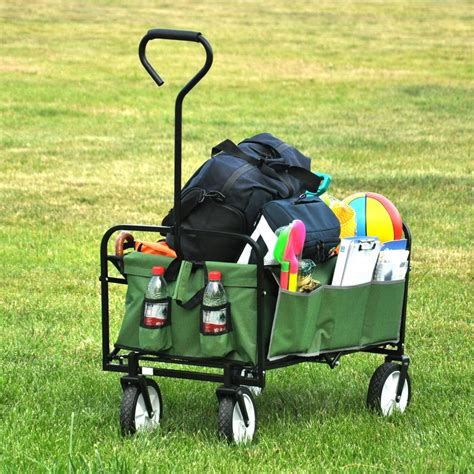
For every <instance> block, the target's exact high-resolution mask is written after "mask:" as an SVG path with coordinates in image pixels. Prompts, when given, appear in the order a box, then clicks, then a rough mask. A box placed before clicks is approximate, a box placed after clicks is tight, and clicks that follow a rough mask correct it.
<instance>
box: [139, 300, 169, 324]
mask: <svg viewBox="0 0 474 474" xmlns="http://www.w3.org/2000/svg"><path fill="white" fill-rule="evenodd" d="M167 321H168V301H163V302H159V303H148V302H147V303H145V312H144V315H143V324H144V325H145V326H151V327H160V326H164V325H165V324H166V323H167Z"/></svg>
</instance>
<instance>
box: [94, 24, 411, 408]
mask: <svg viewBox="0 0 474 474" xmlns="http://www.w3.org/2000/svg"><path fill="white" fill-rule="evenodd" d="M154 39H162V40H178V41H191V42H196V43H200V44H201V45H202V46H203V47H204V50H205V53H206V60H205V63H204V65H203V66H202V68H201V69H200V70H199V71H198V73H197V74H195V75H194V77H193V78H192V79H191V80H190V81H189V82H188V83H187V84H186V85H185V86H184V87H183V88H182V89H181V91H180V92H179V94H178V96H177V97H176V104H175V146H174V217H175V224H174V225H173V226H172V227H166V226H149V225H128V224H127V225H116V226H114V227H111V228H110V229H109V230H107V232H106V233H105V234H104V236H103V238H102V242H101V247H100V262H101V263H100V265H101V273H100V282H101V299H102V367H103V370H106V371H111V372H122V373H126V374H128V376H127V377H123V378H122V384H123V385H124V386H125V385H126V384H130V383H133V384H137V385H139V386H141V387H142V389H143V390H144V392H146V393H147V390H145V389H146V384H144V380H143V376H144V375H155V376H162V377H174V378H184V379H194V380H202V381H209V382H219V383H222V384H223V387H220V388H218V390H217V395H218V397H219V396H224V395H226V394H228V393H231V392H232V393H233V394H234V396H235V397H236V398H237V400H238V401H239V405H241V404H243V402H242V400H240V399H241V396H239V393H240V391H239V389H238V386H239V385H253V386H258V387H262V388H263V387H264V386H265V371H266V370H269V369H276V368H279V367H286V366H290V365H294V364H298V363H300V362H317V363H324V364H328V365H329V366H330V367H331V368H334V367H335V366H337V365H338V364H339V359H340V357H342V356H344V355H348V354H351V353H353V352H370V353H373V354H382V355H385V356H386V360H387V361H392V360H396V361H400V362H401V363H402V369H401V377H400V380H399V387H398V391H397V396H398V398H399V397H400V395H401V391H402V388H403V384H404V381H405V377H406V373H407V370H408V364H409V359H408V357H407V356H406V355H405V354H404V344H405V328H406V310H407V297H408V280H409V271H410V264H409V268H408V273H407V275H406V279H405V292H404V299H403V306H402V314H401V325H400V340H399V341H398V343H397V344H396V348H395V349H392V348H390V347H388V345H377V346H369V347H365V348H363V349H359V350H340V351H336V352H331V353H323V354H320V355H318V356H314V357H298V356H288V357H286V358H284V359H280V360H277V361H268V360H267V359H266V350H267V348H266V347H265V344H264V334H263V327H264V311H265V308H264V304H263V298H264V289H263V283H264V264H263V255H262V252H261V249H260V247H259V246H258V244H257V243H256V242H254V241H253V240H252V239H250V237H249V236H247V235H240V234H232V233H227V232H216V231H209V230H194V229H193V230H190V229H184V228H182V227H181V177H182V175H181V161H182V106H183V100H184V98H185V96H186V95H187V94H188V92H189V91H190V90H191V89H192V88H193V87H194V86H195V85H196V84H197V83H198V82H199V81H200V80H201V79H202V78H203V77H204V76H205V74H206V73H207V72H208V71H209V69H210V67H211V65H212V61H213V52H212V48H211V45H210V44H209V42H208V41H207V40H206V39H205V38H204V36H202V35H201V33H198V32H193V31H178V30H163V29H153V30H150V31H148V33H147V34H146V35H145V36H144V37H143V39H142V40H141V42H140V45H139V58H140V61H141V63H142V64H143V66H144V68H145V69H146V70H147V72H148V73H149V74H150V76H151V78H152V79H153V80H154V81H155V83H156V84H157V85H158V86H162V85H163V84H164V81H163V79H162V78H161V77H160V75H159V74H158V73H157V72H156V70H155V69H154V68H153V66H152V65H151V64H150V63H149V61H148V59H147V57H146V46H147V44H148V42H149V41H151V40H154ZM120 230H129V231H140V232H159V233H162V234H166V233H172V234H173V236H174V243H175V250H176V252H177V254H178V256H179V257H180V256H182V252H181V245H180V236H181V235H182V234H186V233H189V234H194V235H198V236H200V235H202V236H206V235H207V236H214V237H223V238H233V239H236V240H240V241H242V242H244V243H246V244H249V245H250V246H251V247H252V249H253V250H254V251H255V254H256V257H257V296H256V298H257V320H256V324H257V364H256V365H255V366H253V365H249V364H242V363H241V362H237V361H232V360H226V359H223V360H218V359H194V358H189V357H177V356H168V355H164V354H150V353H146V352H141V351H130V352H128V353H126V354H121V353H120V350H121V349H120V348H118V347H115V348H114V349H113V350H110V334H109V284H127V280H126V277H124V278H116V277H112V276H110V275H109V271H108V269H109V266H108V264H109V262H110V263H112V264H113V265H114V266H115V267H116V268H117V269H118V270H119V271H121V270H122V263H123V262H122V261H121V259H120V258H119V257H116V256H115V255H108V251H107V249H108V243H109V240H110V237H111V236H112V235H113V234H114V233H115V232H117V231H120ZM403 232H404V235H405V237H406V239H407V242H408V250H411V233H410V230H409V228H408V226H407V225H406V224H403ZM140 362H145V363H146V362H153V363H165V364H186V365H192V366H196V367H211V368H216V369H221V370H222V373H205V372H199V371H191V370H176V369H170V368H162V367H146V366H142V365H140ZM243 368H245V369H246V370H247V371H248V372H249V373H250V374H251V375H252V377H242V376H241V375H240V373H241V370H242V369H243ZM229 390H230V392H229ZM147 395H148V393H147ZM145 402H146V406H147V410H148V412H149V415H150V413H151V411H152V409H151V403H150V400H149V398H148V397H146V398H145ZM244 408H245V407H244ZM244 411H245V410H244ZM150 416H151V415H150Z"/></svg>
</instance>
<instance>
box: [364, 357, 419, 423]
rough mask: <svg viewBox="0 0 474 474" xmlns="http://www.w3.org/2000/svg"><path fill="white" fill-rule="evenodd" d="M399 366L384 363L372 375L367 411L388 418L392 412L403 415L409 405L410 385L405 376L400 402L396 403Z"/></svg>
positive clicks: (408, 379) (408, 378)
mask: <svg viewBox="0 0 474 474" xmlns="http://www.w3.org/2000/svg"><path fill="white" fill-rule="evenodd" d="M400 370H401V366H400V365H398V364H393V363H391V362H386V363H385V364H382V365H381V366H380V367H379V368H378V369H377V370H376V371H375V372H374V374H373V375H372V378H371V379H370V383H369V390H368V393H367V406H368V408H369V409H371V410H374V411H376V412H378V413H380V414H381V415H383V416H389V415H391V414H392V413H393V412H394V411H400V412H401V413H403V412H404V411H405V410H406V408H407V407H408V405H409V403H410V398H411V383H410V377H409V375H408V374H407V376H406V379H405V383H404V384H403V390H402V395H401V398H400V401H399V402H397V401H396V396H397V387H398V380H399V379H400Z"/></svg>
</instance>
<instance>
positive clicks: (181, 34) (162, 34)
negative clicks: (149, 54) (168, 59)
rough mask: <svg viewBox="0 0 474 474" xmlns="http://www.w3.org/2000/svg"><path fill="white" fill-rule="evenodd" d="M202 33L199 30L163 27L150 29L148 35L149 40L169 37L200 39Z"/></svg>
mask: <svg viewBox="0 0 474 474" xmlns="http://www.w3.org/2000/svg"><path fill="white" fill-rule="evenodd" d="M200 35H201V33H199V32H198V31H186V30H164V29H162V28H155V29H153V30H148V33H147V34H146V36H148V39H149V40H152V39H167V40H177V41H195V42H196V43H197V42H198V41H199V36H200Z"/></svg>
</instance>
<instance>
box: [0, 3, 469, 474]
mask: <svg viewBox="0 0 474 474" xmlns="http://www.w3.org/2000/svg"><path fill="white" fill-rule="evenodd" d="M151 27H162V28H178V29H194V30H198V31H202V32H203V33H204V34H205V35H206V37H207V38H208V39H209V40H210V41H211V43H212V44H213V46H214V51H215V61H214V65H213V68H212V70H211V72H210V73H209V75H208V76H207V77H206V78H205V79H204V80H203V81H202V83H201V84H200V85H199V86H198V87H197V88H196V89H195V90H194V91H193V92H192V93H191V94H190V95H189V97H188V98H187V99H186V101H185V104H184V147H183V159H184V162H183V174H184V177H185V178H187V177H188V176H190V174H191V173H192V172H193V171H194V170H195V169H196V167H197V166H198V165H199V164H201V163H202V162H203V161H204V160H205V159H206V158H207V157H208V156H209V152H210V149H211V148H212V146H213V145H215V144H216V143H218V142H220V141H221V140H223V139H224V138H231V139H234V140H239V139H243V138H245V137H247V136H250V135H253V134H255V133H258V132H262V131H269V132H271V133H273V134H275V135H277V136H279V137H281V138H283V139H284V140H286V141H288V142H290V143H292V144H294V145H295V146H297V147H298V148H299V149H300V150H302V151H303V152H304V153H306V154H307V155H309V156H311V157H312V158H313V170H320V171H324V172H328V173H330V174H331V175H332V177H333V184H332V192H333V193H334V194H335V195H337V196H339V197H345V196H347V195H348V194H350V193H352V192H356V191H360V190H370V191H374V192H378V193H381V194H383V195H386V196H387V197H389V198H390V199H392V201H394V202H395V203H396V205H397V207H398V208H399V210H400V212H401V214H402V215H403V216H404V218H405V220H406V221H407V222H408V223H409V225H410V227H411V229H412V232H413V237H414V248H413V272H412V280H411V288H410V296H409V309H408V323H407V324H408V326H407V344H406V349H407V353H408V354H409V355H410V357H411V358H412V365H411V369H410V373H411V377H412V388H413V398H412V404H411V406H410V407H409V409H408V410H407V412H406V413H405V414H403V415H402V416H394V417H392V418H390V419H382V418H379V417H377V416H375V415H373V414H371V413H369V412H368V411H367V410H366V409H365V397H366V393H367V386H368V382H369V379H370V377H371V375H372V373H373V371H374V370H375V368H376V367H377V366H378V365H379V364H380V363H382V361H383V358H382V357H380V356H374V355H367V354H356V355H352V356H349V357H347V358H344V359H343V361H342V364H341V366H340V367H339V368H337V369H335V370H333V371H331V370H329V369H328V368H326V367H324V366H319V365H311V364H308V363H305V364H300V365H298V366H295V367H292V368H287V369H282V370H278V371H275V372H272V373H270V374H269V375H268V378H267V383H268V386H267V388H266V389H265V392H264V394H263V395H262V397H260V398H258V400H257V409H258V415H259V431H258V438H257V439H256V441H255V443H253V445H251V446H246V447H235V446H228V445H227V444H225V443H223V442H221V441H219V440H218V439H217V436H216V419H217V401H216V398H215V394H214V390H215V386H214V385H213V384H211V383H198V382H193V381H186V380H172V379H163V380H160V386H161V389H162V393H163V397H164V404H165V416H164V418H163V422H162V425H161V427H160V429H159V430H157V431H155V432H152V433H143V434H140V435H138V436H136V437H133V438H125V439H124V438H122V436H121V435H120V431H119V423H118V409H119V405H120V399H121V389H120V384H119V376H118V375H116V374H112V373H105V372H102V371H101V329H100V293H99V282H98V274H99V243H100V239H101V236H102V234H103V233H104V231H105V230H106V229H107V228H108V227H110V226H111V225H113V224H116V223H125V222H129V223H144V224H145V223H146V224H159V223H160V222H161V217H162V216H163V215H164V214H165V213H166V212H167V211H168V209H169V208H170V207H171V197H172V156H173V101H174V97H175V94H176V92H177V91H178V90H179V87H180V84H182V83H183V81H185V80H186V79H187V78H188V77H190V75H192V74H193V72H194V71H195V70H196V69H197V68H198V67H200V65H201V64H202V61H203V54H202V52H201V51H200V50H199V47H198V46H197V45H195V44H182V43H172V42H161V43H159V42H156V44H155V43H152V44H151V47H150V58H151V61H152V62H153V63H154V64H156V65H157V69H158V70H159V72H160V73H161V74H162V76H163V77H164V78H165V81H166V82H167V84H166V85H165V86H164V87H163V88H160V89H158V88H157V87H156V85H155V84H154V83H153V82H152V81H151V79H150V78H149V77H148V76H147V74H146V72H145V71H144V70H143V68H142V67H141V65H140V63H139V61H138V57H137V46H138V42H139V40H140V38H141V37H142V36H143V34H144V33H145V32H146V31H147V29H149V28H151ZM472 41H473V35H472V4H470V3H469V2H450V4H448V2H438V1H432V2H413V1H396V2H390V3H388V2H387V3H384V2H378V1H374V2H364V3H361V4H357V3H354V2H346V1H341V2H330V1H323V2H308V1H302V0H295V1H292V2H285V1H276V0H271V1H266V2H254V1H250V0H240V1H234V2H223V1H205V2H192V1H190V0H175V1H173V2H171V1H162V2H157V1H154V2H125V1H122V0H117V1H112V0H100V1H95V2H91V1H82V2H76V1H69V2H61V1H58V0H56V1H53V0H51V1H47V0H38V1H35V2H26V1H11V0H10V1H6V2H3V5H2V43H1V45H0V48H1V54H2V61H1V66H0V69H1V88H0V93H1V108H2V114H1V141H2V149H1V176H2V178H1V181H0V210H1V212H0V242H1V244H0V257H1V265H0V278H1V282H2V284H1V287H0V302H1V309H0V347H1V352H0V403H1V405H0V439H1V442H0V469H1V470H2V471H3V472H12V473H13V472H64V471H67V470H70V471H74V470H76V471H78V472H88V471H90V472H140V473H142V472H166V471H176V472H180V471H197V472H201V471H208V472H220V471H230V472H243V471H262V472H274V471H288V472H294V471H316V472H319V471H333V472H338V471H341V470H345V471H349V472H370V471H373V472H395V471H397V472H400V471H402V472H407V471H408V472H429V471H457V472H467V471H469V470H470V469H472V465H473V455H472V432H473V418H472V413H473V403H472V388H471V387H472V382H473V371H472V364H470V362H471V358H472V350H471V347H472V342H473V337H472V336H473V332H472V310H473V307H472V259H473V252H472V250H471V245H472V222H473V220H472V191H471V189H472V184H473V183H472V168H473V167H472V149H473V138H472V137H473V125H472V124H473V89H474V88H473V82H472V79H473V72H472V64H473V63H472V60H473V57H472ZM122 304H123V289H118V290H116V291H114V300H113V303H112V309H113V312H114V318H113V324H112V326H113V327H112V334H113V335H115V334H116V331H117V328H118V325H119V324H120V316H121V310H122Z"/></svg>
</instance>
